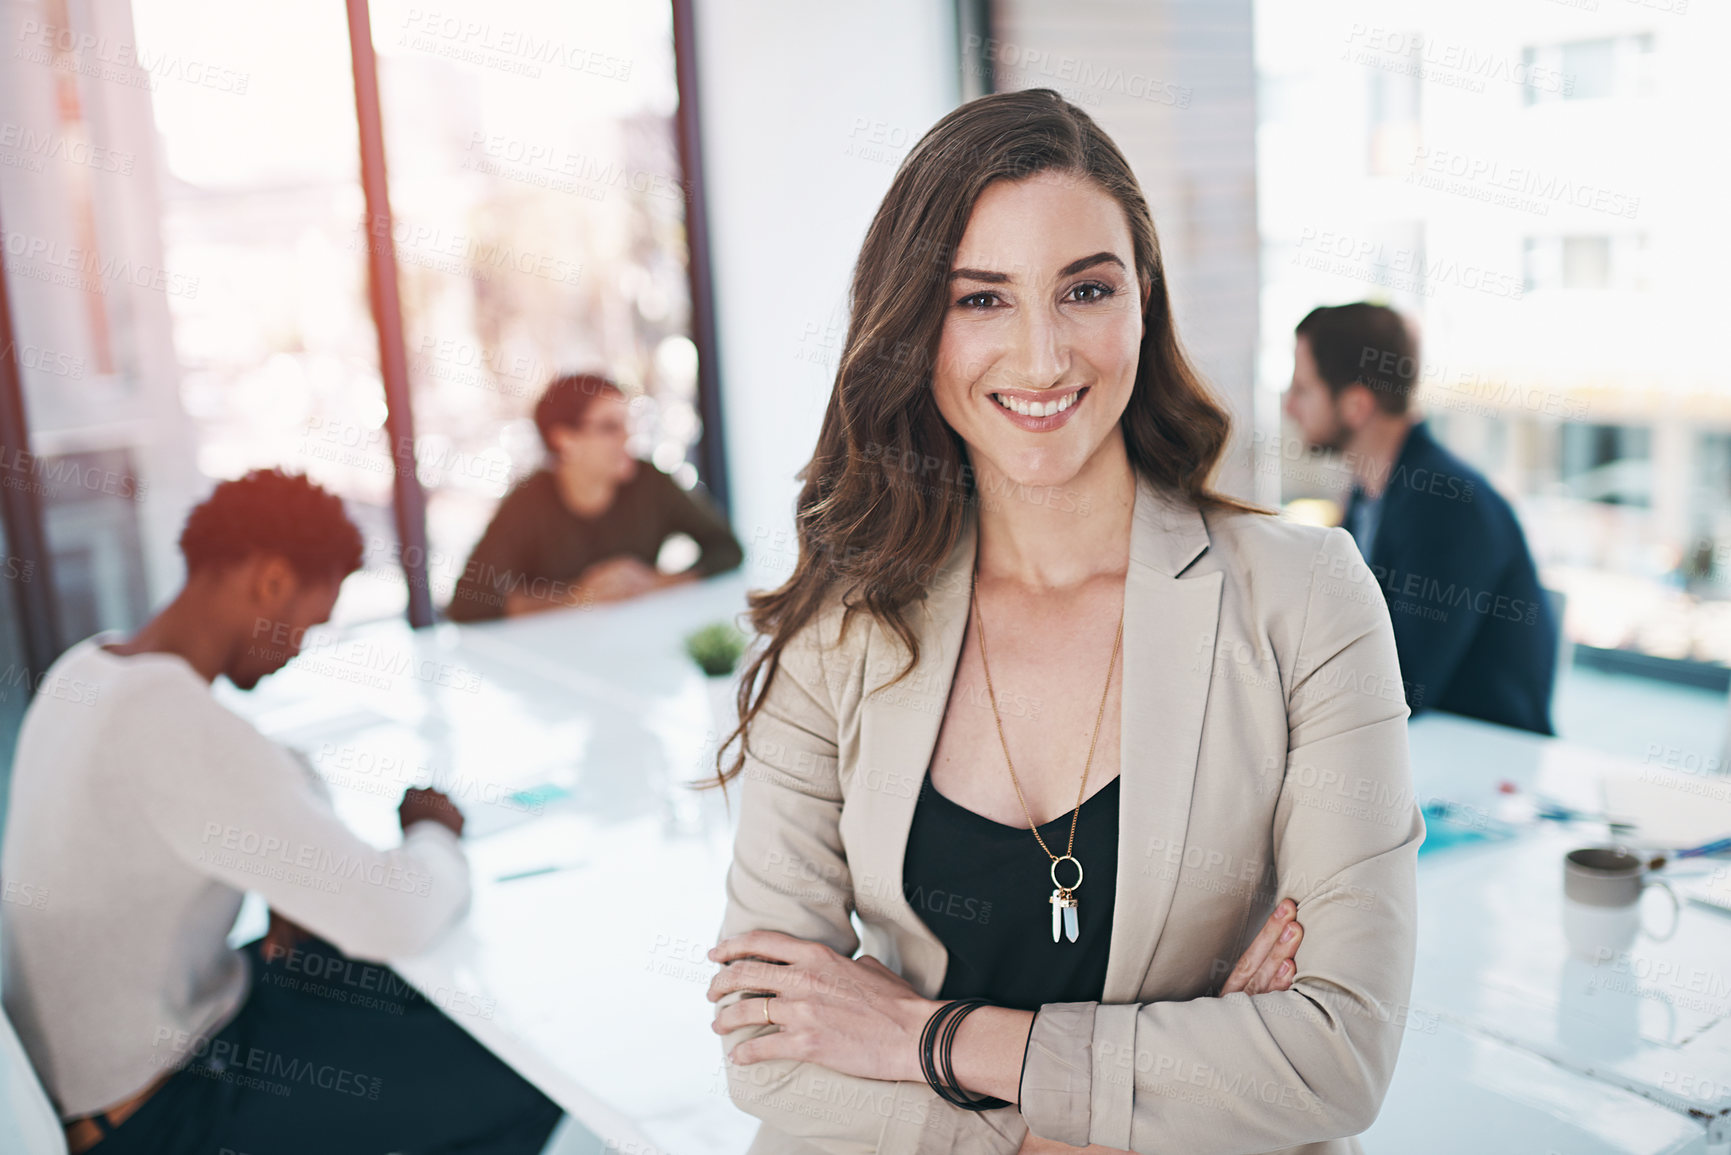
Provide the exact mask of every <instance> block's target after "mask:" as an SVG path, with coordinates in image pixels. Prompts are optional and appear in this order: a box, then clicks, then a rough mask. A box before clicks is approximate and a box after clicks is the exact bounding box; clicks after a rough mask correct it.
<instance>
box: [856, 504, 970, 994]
mask: <svg viewBox="0 0 1731 1155" xmlns="http://www.w3.org/2000/svg"><path fill="white" fill-rule="evenodd" d="M977 524H978V523H977V521H976V516H975V513H974V511H973V510H971V509H970V510H969V511H968V516H967V518H966V521H965V523H964V525H963V528H962V531H961V533H960V535H959V536H958V537H957V540H956V544H955V545H954V547H952V549H951V550H950V554H949V557H948V559H947V560H946V561H945V562H944V564H943V566H942V567H941V568H940V569H939V570H938V572H937V574H936V576H935V577H934V579H933V580H932V582H931V585H930V586H929V588H928V590H927V593H926V596H925V598H924V599H923V600H921V601H920V602H917V603H915V604H914V605H913V606H911V607H910V608H909V610H908V622H909V625H910V626H911V627H912V628H913V630H914V634H915V636H916V637H918V638H919V642H920V660H919V664H918V665H917V666H915V667H914V669H913V670H912V671H911V672H910V673H909V674H908V676H907V677H906V678H904V679H903V680H902V681H901V682H899V683H898V684H897V685H895V686H894V687H893V688H890V689H886V690H884V691H882V692H881V693H874V692H873V691H874V690H876V689H877V688H878V687H879V686H883V685H885V684H886V683H888V682H889V681H890V680H891V679H893V678H894V677H895V676H896V674H898V673H899V672H900V671H901V668H902V666H903V665H904V664H905V663H906V661H907V651H906V650H905V649H904V648H903V647H902V646H901V643H900V641H899V640H898V639H897V638H896V637H895V635H894V634H893V633H891V632H890V631H889V630H887V629H885V628H883V627H882V626H881V625H879V624H878V622H877V621H876V620H875V619H868V622H869V633H868V635H867V637H868V641H867V644H866V653H865V667H866V671H865V686H864V691H865V696H864V697H863V699H862V700H861V702H860V706H859V768H860V769H859V775H860V776H859V778H858V779H857V782H856V785H855V787H854V789H853V791H852V793H851V795H850V797H849V799H848V805H847V808H846V810H845V811H844V813H843V816H842V820H843V833H844V836H845V835H847V834H849V833H850V832H852V833H854V834H855V835H856V837H852V838H850V839H849V841H848V859H849V865H850V867H851V869H852V873H853V876H854V897H855V904H856V905H857V906H858V907H859V909H860V911H861V913H862V915H864V914H868V913H870V914H876V915H878V916H880V917H883V918H885V919H886V920H887V921H890V922H892V923H894V924H895V925H897V926H899V927H901V928H902V929H903V930H904V931H906V932H908V933H909V935H910V936H911V937H910V939H909V940H908V941H907V943H906V944H905V946H906V950H905V952H904V954H903V957H902V959H901V960H900V961H901V964H902V965H901V973H902V975H903V977H905V978H906V979H907V980H908V982H909V983H911V984H912V985H913V986H914V987H915V988H916V989H918V990H920V991H922V992H924V993H925V994H926V996H927V997H935V996H936V994H937V992H938V988H939V987H940V986H941V985H942V983H943V977H944V970H945V967H946V966H947V965H948V952H946V951H945V949H944V946H943V943H942V942H940V941H939V940H938V937H937V936H936V935H935V934H933V933H932V932H931V930H930V929H929V928H928V927H927V926H926V924H925V921H924V920H923V919H921V918H920V916H919V915H918V914H917V913H916V912H915V911H914V909H913V907H912V906H910V905H908V902H907V899H906V897H905V896H904V895H903V893H902V860H903V859H904V858H905V857H906V856H907V848H908V830H909V828H910V827H911V826H912V825H913V821H914V807H915V805H916V804H917V803H918V802H919V794H920V785H921V783H923V782H924V780H925V774H926V768H927V767H928V766H929V765H931V761H932V752H933V751H934V750H936V749H937V744H938V730H939V729H940V728H941V726H942V725H943V720H944V708H945V706H946V704H947V703H948V701H949V695H950V686H951V684H952V683H953V682H954V681H955V673H956V662H957V659H958V658H959V657H960V656H961V651H962V639H963V638H964V637H965V636H966V633H967V626H968V606H969V592H970V587H969V577H970V575H971V574H972V573H973V568H974V545H975V540H976V539H975V534H976V526H977ZM885 961H886V962H887V963H889V964H890V965H892V966H893V965H894V963H893V962H891V961H890V960H885Z"/></svg>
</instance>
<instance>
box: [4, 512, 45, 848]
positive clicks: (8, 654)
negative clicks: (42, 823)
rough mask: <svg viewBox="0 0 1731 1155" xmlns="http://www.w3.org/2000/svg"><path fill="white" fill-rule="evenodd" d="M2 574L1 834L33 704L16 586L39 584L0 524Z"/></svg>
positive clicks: (33, 570)
mask: <svg viewBox="0 0 1731 1155" xmlns="http://www.w3.org/2000/svg"><path fill="white" fill-rule="evenodd" d="M0 572H3V573H4V574H5V577H6V580H5V582H4V583H0V585H3V586H4V589H5V593H6V596H5V598H4V599H0V830H3V829H5V825H6V799H7V796H8V795H9V794H10V793H11V791H10V784H11V781H12V753H13V751H14V750H15V749H16V748H17V745H18V727H19V724H20V723H22V722H23V721H24V709H25V707H27V706H28V705H29V704H30V691H31V689H32V688H33V687H32V685H31V681H30V667H29V666H28V665H27V664H26V663H25V660H24V639H23V637H22V636H21V635H20V633H19V629H18V611H17V607H16V605H15V603H14V601H13V598H12V593H13V585H14V583H17V582H27V581H35V580H38V578H39V575H38V574H37V573H36V572H35V567H34V565H33V564H31V563H29V562H27V561H25V560H24V559H22V558H17V557H14V556H13V554H12V549H11V546H10V544H9V543H8V541H7V539H6V527H5V525H4V524H0Z"/></svg>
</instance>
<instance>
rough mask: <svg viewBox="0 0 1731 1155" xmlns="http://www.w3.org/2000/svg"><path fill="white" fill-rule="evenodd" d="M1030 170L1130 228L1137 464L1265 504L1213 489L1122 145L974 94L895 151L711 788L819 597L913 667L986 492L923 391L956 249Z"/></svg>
mask: <svg viewBox="0 0 1731 1155" xmlns="http://www.w3.org/2000/svg"><path fill="white" fill-rule="evenodd" d="M1041 172H1064V173H1074V174H1076V175H1078V176H1083V177H1087V178H1089V179H1091V180H1093V181H1094V183H1095V184H1097V185H1099V187H1100V188H1102V189H1104V190H1105V191H1106V192H1107V193H1108V194H1110V195H1111V196H1112V197H1113V198H1114V199H1115V200H1117V202H1118V203H1119V204H1120V205H1122V206H1123V209H1124V216H1125V218H1126V220H1127V221H1128V223H1129V226H1130V238H1131V247H1132V250H1133V252H1134V256H1135V263H1136V275H1137V279H1138V281H1139V282H1140V283H1141V286H1142V288H1143V289H1144V290H1145V291H1146V292H1147V296H1148V304H1147V306H1146V308H1145V309H1144V311H1143V319H1144V321H1146V323H1147V331H1146V333H1145V334H1144V336H1143V338H1142V348H1141V353H1140V362H1139V364H1138V366H1137V369H1136V381H1135V384H1134V386H1133V388H1132V391H1131V395H1130V401H1129V404H1128V406H1127V407H1126V408H1125V411H1124V416H1123V418H1122V421H1121V423H1120V424H1121V428H1122V429H1123V434H1124V446H1125V449H1126V450H1127V451H1128V454H1129V458H1130V464H1131V466H1132V467H1133V468H1134V469H1135V470H1136V472H1137V473H1138V474H1140V475H1142V476H1144V477H1146V478H1148V479H1149V480H1150V481H1152V482H1154V483H1155V484H1156V485H1160V486H1164V487H1166V488H1168V489H1170V490H1173V491H1176V492H1178V493H1181V494H1184V495H1185V496H1187V497H1188V498H1189V499H1190V500H1191V501H1193V502H1195V503H1196V504H1197V505H1198V507H1202V508H1206V507H1216V508H1218V507H1230V508H1234V509H1243V510H1253V511H1256V512H1267V511H1264V510H1256V509H1255V507H1253V506H1248V505H1245V504H1244V503H1242V502H1239V501H1237V500H1235V499H1233V498H1230V497H1227V496H1224V495H1222V494H1218V493H1216V492H1214V491H1213V490H1212V489H1210V488H1209V484H1208V482H1209V478H1210V477H1211V475H1212V474H1213V472H1214V468H1215V466H1216V465H1217V464H1218V462H1219V460H1220V457H1221V455H1222V453H1223V452H1224V450H1225V447H1226V442H1227V436H1228V433H1229V430H1230V419H1229V418H1228V416H1227V413H1226V411H1225V410H1224V409H1223V408H1222V407H1221V406H1220V405H1219V404H1218V403H1217V402H1216V401H1215V400H1214V398H1213V397H1212V396H1211V394H1210V393H1209V391H1208V388H1207V386H1206V385H1204V384H1203V382H1202V379H1201V377H1200V376H1199V375H1198V374H1197V372H1196V370H1195V369H1194V368H1193V367H1192V366H1191V364H1190V362H1189V361H1188V360H1187V359H1186V358H1185V356H1184V353H1183V351H1182V350H1181V349H1180V347H1179V344H1178V336H1177V334H1176V333H1175V332H1174V330H1173V324H1172V309H1171V302H1170V301H1169V300H1168V298H1167V295H1166V278H1165V273H1164V271H1163V269H1162V268H1161V262H1160V242H1159V238H1158V237H1156V235H1155V233H1154V219H1153V217H1152V215H1151V214H1150V213H1149V211H1148V202H1147V201H1146V200H1144V199H1143V197H1142V190H1141V187H1140V186H1139V185H1138V184H1137V183H1136V177H1135V175H1134V174H1133V173H1132V172H1131V171H1130V165H1129V162H1127V161H1126V160H1125V159H1124V155H1123V153H1121V152H1119V151H1118V147H1117V146H1116V145H1115V144H1113V143H1112V141H1111V139H1110V138H1109V137H1107V135H1106V134H1105V133H1104V132H1102V131H1101V130H1100V127H1099V126H1098V125H1096V124H1095V123H1094V121H1093V120H1092V119H1091V118H1090V117H1089V116H1088V114H1087V113H1085V112H1083V111H1082V110H1081V109H1079V108H1077V107H1076V106H1075V105H1073V104H1070V103H1069V102H1067V101H1066V100H1064V98H1063V97H1061V96H1060V95H1058V93H1056V92H1054V91H1052V90H1051V89H1049V88H1035V89H1029V90H1027V91H1022V92H1003V93H997V94H994V95H991V96H983V97H980V98H979V99H978V100H973V101H969V102H968V103H967V104H964V105H962V106H961V107H959V108H957V109H956V110H955V111H954V112H951V113H950V114H949V115H948V116H946V117H944V118H943V119H942V120H940V121H939V122H938V123H937V124H936V125H935V126H934V127H933V128H932V130H931V131H930V132H928V133H926V135H925V136H924V138H922V139H921V140H920V142H919V143H918V144H917V145H915V146H914V148H913V151H912V152H910V153H909V154H908V156H907V158H906V159H905V160H903V161H902V164H901V167H900V168H899V169H898V170H897V171H896V175H895V180H894V181H892V182H891V184H890V189H889V192H888V193H887V194H885V196H884V201H883V204H882V205H881V206H879V208H878V211H877V215H876V216H875V217H874V218H873V219H872V223H871V228H870V229H869V230H868V231H867V233H866V237H865V243H864V245H863V246H862V247H861V249H860V255H859V263H858V264H857V265H856V266H855V267H854V275H853V285H852V291H851V305H852V316H851V319H850V321H849V324H848V332H847V343H846V345H845V347H844V348H843V350H842V356H841V364H840V365H839V366H838V367H837V370H836V377H835V388H834V389H833V391H832V392H831V393H830V398H829V408H828V410H827V411H826V412H825V414H824V418H823V428H822V431H821V432H820V433H819V434H818V442H817V449H816V451H815V452H814V453H813V454H812V458H811V461H810V462H809V463H808V464H807V465H806V466H805V468H803V469H802V470H800V472H799V474H798V475H797V477H798V479H799V480H800V481H801V482H803V483H804V484H803V486H802V488H801V489H800V494H799V502H798V505H797V507H796V510H795V525H796V531H797V533H798V535H799V560H798V562H797V564H796V565H795V566H794V571H793V575H792V576H791V577H789V578H788V579H787V580H786V581H785V582H783V583H782V584H781V586H780V587H779V588H777V589H774V590H758V591H754V592H753V593H752V594H751V595H750V597H749V599H748V604H749V606H750V610H749V613H748V617H749V619H750V622H751V625H752V627H753V628H754V629H755V630H756V631H757V632H758V634H760V635H762V638H763V639H766V640H767V644H766V645H763V646H760V647H754V648H755V649H756V656H755V657H754V658H753V659H752V660H751V661H750V662H749V663H748V664H747V665H746V668H745V672H744V674H743V675H742V676H741V678H740V684H739V697H738V706H739V716H740V723H739V725H738V726H737V727H735V729H734V730H733V732H732V733H731V734H729V735H728V736H727V738H726V740H725V741H724V742H723V743H722V745H721V749H720V750H718V751H717V753H716V763H715V765H716V775H715V777H714V778H713V779H707V780H705V784H707V785H710V786H725V785H726V784H727V783H728V782H729V781H730V780H732V779H733V778H735V777H736V776H738V775H739V773H740V772H741V771H742V770H743V769H744V766H745V752H746V741H747V735H748V732H749V729H750V726H751V722H752V719H753V718H755V717H756V716H757V712H758V710H759V709H760V708H761V707H762V705H763V701H764V698H765V697H766V696H767V694H768V693H769V688H770V685H771V684H772V683H773V681H774V679H775V675H776V672H777V670H778V669H779V667H780V658H781V652H782V650H783V649H784V648H785V647H786V645H787V643H788V641H789V639H791V638H793V637H795V636H796V635H797V634H798V633H799V631H800V629H801V628H803V627H804V626H806V625H807V623H809V622H810V621H811V620H812V619H813V618H814V617H815V616H816V615H817V613H818V611H819V610H820V608H821V607H822V606H823V605H824V604H825V602H826V601H827V600H828V599H829V598H830V597H832V596H839V597H840V599H841V602H842V604H843V605H844V606H845V607H846V608H845V610H844V611H843V615H842V631H843V633H844V634H845V632H846V630H847V628H848V626H849V624H850V623H851V622H852V620H853V617H854V614H855V613H856V612H857V611H859V610H860V609H864V610H865V611H866V612H867V613H869V614H870V615H871V616H872V617H873V618H876V619H877V620H878V621H879V622H881V623H882V624H883V625H884V626H886V627H887V628H888V629H889V630H891V631H892V632H893V633H894V634H895V635H896V636H897V637H898V638H900V639H901V641H902V643H903V645H904V646H905V647H906V649H907V650H908V652H909V657H908V662H907V665H906V666H905V667H904V668H903V670H902V671H901V673H900V674H899V675H898V676H897V678H896V679H895V681H900V680H901V678H903V677H906V676H907V674H908V673H909V672H911V671H912V669H913V668H914V666H915V665H916V664H917V663H918V661H919V643H918V641H917V640H916V638H915V636H914V632H913V629H912V628H911V627H910V626H909V624H908V622H907V620H906V619H905V618H904V616H903V610H904V608H905V607H906V606H908V604H909V603H910V602H912V601H913V600H915V599H917V598H919V597H921V596H923V595H924V593H925V592H926V589H927V587H928V585H929V583H930V581H931V579H932V577H933V575H935V574H936V573H937V572H938V570H939V569H940V567H941V566H942V564H943V562H944V561H945V559H946V558H947V557H948V556H949V553H950V550H951V549H952V548H953V547H954V546H955V543H956V539H957V537H958V535H959V534H960V533H961V531H962V528H963V526H964V524H965V519H966V517H967V507H968V505H969V503H970V502H977V501H978V500H980V495H979V494H978V493H977V492H976V489H975V482H974V479H973V475H972V470H971V469H969V468H968V467H967V460H968V458H967V451H966V447H965V445H964V443H963V442H962V440H961V438H960V437H958V436H957V435H956V434H955V432H954V431H953V430H951V429H950V427H949V425H948V423H946V422H945V421H944V419H943V417H942V416H941V415H940V414H939V412H938V406H937V402H936V400H935V399H934V397H933V395H932V370H931V367H932V364H933V361H934V359H935V356H936V353H937V346H938V337H939V335H940V333H941V332H942V329H943V323H944V315H945V311H946V309H947V307H948V305H949V295H950V294H949V272H950V268H951V259H952V257H953V255H954V253H955V251H956V248H957V246H958V245H960V243H961V240H962V233H963V232H964V230H966V228H967V224H968V217H969V215H970V214H971V213H972V212H973V208H974V202H975V201H976V200H978V199H979V196H980V193H981V192H982V191H983V190H984V189H985V188H986V186H987V185H989V184H991V183H992V182H993V181H1000V180H1012V181H1013V180H1022V179H1025V178H1027V177H1030V176H1033V175H1034V174H1036V173H1041ZM993 496H995V495H993ZM760 677H761V678H762V682H763V684H762V686H761V687H759V686H758V685H757V683H758V681H759V679H760ZM891 684H893V683H891ZM736 740H737V741H738V742H739V746H738V749H737V751H736V752H735V753H734V754H733V757H732V760H731V763H730V764H728V765H726V766H725V767H724V766H723V762H724V760H725V759H726V757H727V751H728V750H729V749H730V748H732V747H733V746H734V743H735V741H736Z"/></svg>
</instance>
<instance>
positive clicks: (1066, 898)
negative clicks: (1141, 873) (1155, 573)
mask: <svg viewBox="0 0 1731 1155" xmlns="http://www.w3.org/2000/svg"><path fill="white" fill-rule="evenodd" d="M979 594H980V570H979V567H978V566H977V565H976V566H975V567H974V574H973V584H972V587H971V590H970V598H969V602H970V604H971V605H972V606H973V610H974V626H975V629H974V632H975V636H977V637H978V638H979V639H980V668H981V669H982V670H984V671H985V674H986V695H987V697H989V698H990V699H991V701H992V720H993V721H994V722H996V723H997V725H998V744H999V745H1000V746H1002V747H1003V748H1004V765H1006V766H1008V767H1009V768H1010V784H1011V785H1013V786H1014V787H1015V788H1016V801H1018V802H1020V803H1021V804H1022V813H1023V814H1025V815H1027V818H1028V829H1029V831H1030V832H1031V833H1032V834H1033V835H1034V841H1036V842H1038V843H1039V844H1040V849H1041V850H1044V851H1045V852H1046V857H1047V858H1050V859H1051V860H1052V886H1053V888H1054V889H1053V890H1052V897H1051V898H1050V899H1048V900H1047V901H1049V902H1050V903H1051V904H1052V941H1053V942H1057V941H1058V931H1059V928H1060V926H1062V929H1063V933H1064V937H1065V938H1067V939H1069V940H1070V941H1071V942H1075V941H1076V936H1077V935H1078V934H1079V933H1080V928H1079V926H1078V914H1077V909H1076V891H1077V890H1079V889H1081V886H1082V864H1081V863H1080V862H1078V861H1077V860H1076V823H1077V820H1079V819H1080V818H1081V817H1082V799H1083V796H1084V795H1086V793H1087V791H1088V770H1089V768H1090V767H1092V766H1093V764H1094V744H1095V743H1096V742H1098V741H1099V739H1100V722H1101V720H1102V719H1103V718H1105V717H1106V699H1107V697H1108V696H1109V695H1110V694H1111V691H1112V672H1113V671H1114V670H1116V669H1117V668H1118V649H1119V647H1120V646H1121V645H1122V644H1123V642H1124V611H1123V609H1122V607H1120V609H1119V611H1118V636H1117V637H1116V638H1115V639H1114V640H1113V642H1112V658H1111V660H1110V661H1109V662H1108V663H1107V664H1106V688H1105V689H1103V690H1101V691H1100V710H1099V712H1098V713H1096V714H1095V715H1094V736H1093V737H1091V738H1089V739H1088V760H1087V761H1086V762H1084V763H1082V784H1081V785H1080V786H1078V787H1077V788H1076V809H1075V811H1074V812H1073V813H1072V814H1071V815H1070V841H1069V844H1068V845H1067V846H1065V847H1064V853H1063V854H1053V853H1052V848H1051V847H1050V846H1047V845H1046V840H1045V839H1044V838H1041V837H1040V828H1039V826H1038V825H1037V824H1036V823H1035V822H1034V815H1033V814H1032V813H1031V812H1030V811H1029V810H1028V800H1027V798H1026V797H1024V796H1023V794H1022V781H1021V779H1019V778H1017V777H1016V764H1015V762H1013V761H1011V759H1010V744H1009V743H1008V742H1006V741H1005V740H1004V720H1003V718H1001V717H999V716H998V695H997V692H996V691H994V690H993V689H992V668H991V667H990V666H989V665H987V664H986V622H985V618H984V616H983V615H982V614H981V613H980V596H979ZM1063 862H1068V863H1069V864H1070V865H1072V866H1074V867H1075V868H1076V881H1075V882H1074V883H1073V884H1071V885H1070V886H1065V885H1064V884H1063V883H1061V882H1059V881H1058V865H1059V863H1063Z"/></svg>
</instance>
